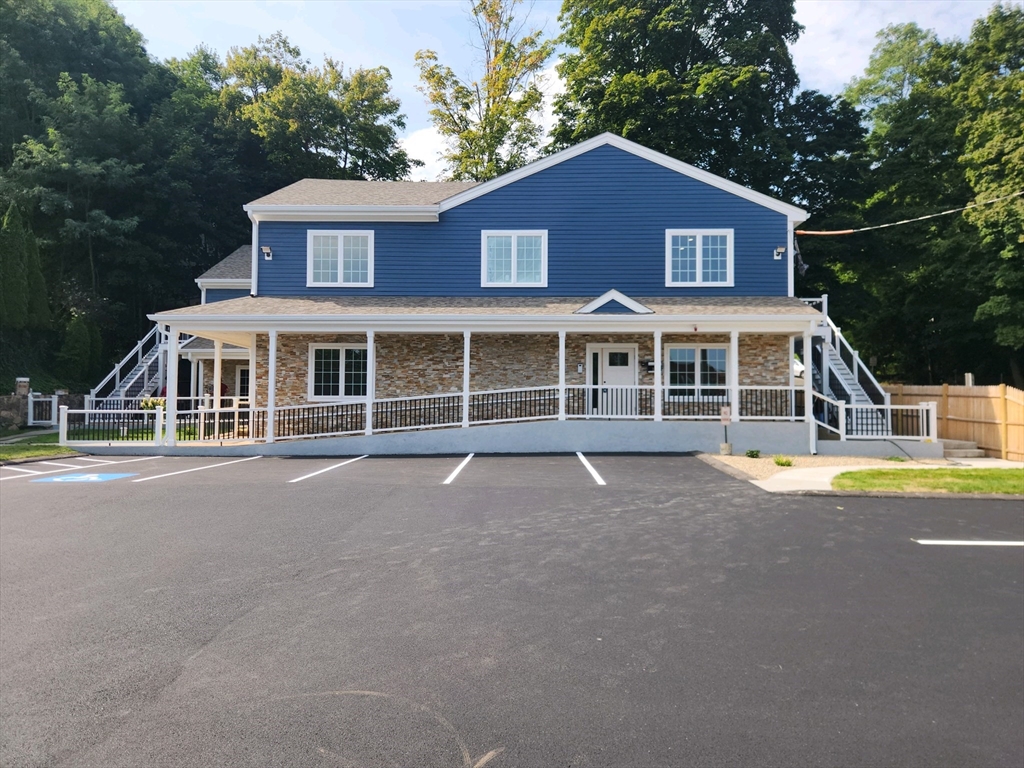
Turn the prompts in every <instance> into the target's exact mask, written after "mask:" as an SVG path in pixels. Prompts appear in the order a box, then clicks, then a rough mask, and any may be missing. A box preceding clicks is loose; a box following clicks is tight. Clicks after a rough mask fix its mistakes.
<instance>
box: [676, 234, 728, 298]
mask: <svg viewBox="0 0 1024 768" xmlns="http://www.w3.org/2000/svg"><path fill="white" fill-rule="evenodd" d="M732 241H733V231H732V230H731V229H666V230H665V285H666V286H669V287H673V286H698V285H706V286H716V285H717V286H726V287H728V286H731V285H732V284H733V242H732Z"/></svg>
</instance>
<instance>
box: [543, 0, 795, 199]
mask: <svg viewBox="0 0 1024 768" xmlns="http://www.w3.org/2000/svg"><path fill="white" fill-rule="evenodd" d="M559 18H560V20H561V22H562V28H563V32H564V34H563V40H564V42H565V43H566V44H567V45H568V46H569V47H570V51H569V52H568V53H567V54H566V55H565V56H564V57H563V58H562V60H561V62H560V63H559V65H558V72H559V74H560V75H561V76H562V78H563V80H564V81H565V86H566V90H565V93H564V94H563V95H562V96H561V97H559V98H558V99H556V101H555V110H556V112H557V114H558V116H559V121H558V124H557V125H556V126H555V129H554V130H553V131H552V137H553V139H554V143H555V145H556V146H559V147H564V146H569V145H571V144H575V143H577V142H579V141H581V140H583V139H587V138H590V137H591V136H596V135H597V134H599V133H602V132H604V131H610V132H612V133H616V134H619V135H621V136H624V137H626V138H627V139H632V140H634V141H638V142H640V143H641V144H643V145H644V146H646V147H649V148H651V149H654V150H657V151H659V152H664V153H665V154H667V155H670V156H672V157H675V158H678V159H680V160H683V161H685V162H688V163H691V164H693V165H696V166H698V167H700V168H704V169H706V170H709V171H711V172H713V173H717V174H719V175H721V176H725V177H727V178H730V179H733V180H734V181H737V182H739V183H742V184H745V185H748V186H751V187H753V188H754V189H758V190H760V191H762V192H772V191H775V192H776V193H779V192H781V190H779V189H778V185H779V183H780V181H781V180H782V179H783V177H784V176H785V175H786V171H787V170H788V167H789V160H788V155H789V150H788V147H787V142H786V137H785V130H784V128H783V126H782V125H780V121H779V120H778V119H777V117H778V116H780V115H782V114H783V112H784V111H785V107H786V105H787V104H788V102H789V99H790V96H791V95H792V94H793V91H794V89H795V88H796V85H797V82H798V79H797V75H796V70H795V69H794V67H793V61H792V58H791V56H790V53H789V49H788V46H789V45H790V44H792V43H794V42H795V41H796V39H797V36H798V34H799V33H800V25H799V24H797V23H796V21H795V20H794V10H793V2H792V0H760V2H757V3H734V2H731V1H730V0H710V1H706V2H694V1H693V0H564V2H563V3H562V12H561V15H560V17H559Z"/></svg>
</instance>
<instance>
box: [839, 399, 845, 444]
mask: <svg viewBox="0 0 1024 768" xmlns="http://www.w3.org/2000/svg"><path fill="white" fill-rule="evenodd" d="M839 439H840V440H846V402H845V401H843V400H840V401H839Z"/></svg>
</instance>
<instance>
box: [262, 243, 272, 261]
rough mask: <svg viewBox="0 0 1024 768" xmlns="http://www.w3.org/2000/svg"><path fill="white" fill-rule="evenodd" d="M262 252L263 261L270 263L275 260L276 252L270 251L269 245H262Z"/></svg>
mask: <svg viewBox="0 0 1024 768" xmlns="http://www.w3.org/2000/svg"><path fill="white" fill-rule="evenodd" d="M260 250H261V251H263V260H264V261H270V260H272V259H273V258H274V252H273V251H272V250H270V246H269V245H261V246H260Z"/></svg>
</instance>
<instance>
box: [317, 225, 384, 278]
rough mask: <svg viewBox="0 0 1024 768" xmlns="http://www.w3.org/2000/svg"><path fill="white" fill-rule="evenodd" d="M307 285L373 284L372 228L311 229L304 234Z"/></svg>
mask: <svg viewBox="0 0 1024 768" xmlns="http://www.w3.org/2000/svg"><path fill="white" fill-rule="evenodd" d="M306 285H307V286H309V287H318V286H328V287H332V288H344V287H357V288H372V287H373V232H372V231H370V230H366V231H355V230H317V229H311V230H309V231H308V232H307V235H306Z"/></svg>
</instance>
